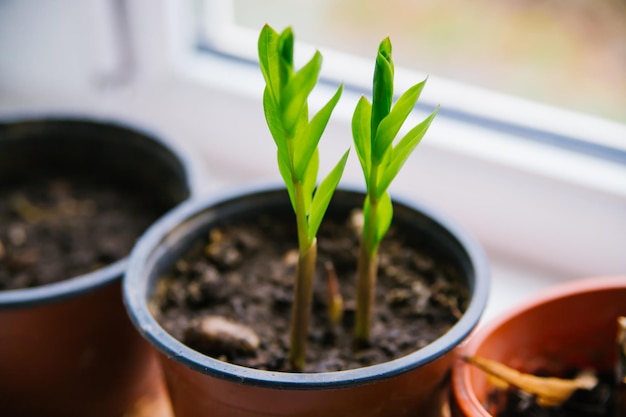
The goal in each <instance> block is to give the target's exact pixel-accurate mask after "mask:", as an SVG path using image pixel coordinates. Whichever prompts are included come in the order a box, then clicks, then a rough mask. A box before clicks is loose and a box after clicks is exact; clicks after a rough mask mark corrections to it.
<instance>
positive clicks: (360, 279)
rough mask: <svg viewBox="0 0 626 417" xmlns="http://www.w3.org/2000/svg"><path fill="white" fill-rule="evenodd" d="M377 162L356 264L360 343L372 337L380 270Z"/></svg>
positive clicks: (371, 178) (358, 335) (371, 180)
mask: <svg viewBox="0 0 626 417" xmlns="http://www.w3.org/2000/svg"><path fill="white" fill-rule="evenodd" d="M377 177H378V164H376V163H373V164H372V169H371V173H370V182H369V185H370V186H369V187H368V191H367V192H368V198H367V202H368V206H369V208H368V211H369V213H368V215H367V216H366V219H365V224H364V225H363V234H362V237H361V244H360V247H359V260H358V264H357V294H356V297H357V298H356V322H355V327H354V333H355V334H354V336H355V341H356V343H357V345H364V344H367V343H368V342H369V340H370V333H371V322H372V314H373V310H374V299H375V297H374V296H375V293H376V278H377V275H378V274H377V272H378V243H376V217H377V213H376V212H377V208H378V199H377V197H376V184H377Z"/></svg>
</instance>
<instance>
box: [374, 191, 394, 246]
mask: <svg viewBox="0 0 626 417" xmlns="http://www.w3.org/2000/svg"><path fill="white" fill-rule="evenodd" d="M392 218H393V205H392V204H391V198H390V197H389V194H388V193H383V195H382V196H381V197H380V198H379V200H378V207H377V216H376V246H378V245H379V244H380V242H381V241H382V240H383V238H384V237H385V235H386V234H387V231H388V230H389V226H390V225H391V219H392Z"/></svg>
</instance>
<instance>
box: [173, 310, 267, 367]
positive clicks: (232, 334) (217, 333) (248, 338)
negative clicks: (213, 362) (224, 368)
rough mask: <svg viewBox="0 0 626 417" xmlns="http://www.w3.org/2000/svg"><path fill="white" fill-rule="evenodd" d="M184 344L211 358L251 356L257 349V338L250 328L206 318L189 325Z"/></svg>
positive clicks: (221, 318)
mask: <svg viewBox="0 0 626 417" xmlns="http://www.w3.org/2000/svg"><path fill="white" fill-rule="evenodd" d="M184 342H185V343H186V344H187V345H189V347H191V348H193V349H195V350H197V351H199V352H201V353H204V354H207V355H212V356H216V357H219V356H226V357H232V356H233V355H234V354H236V353H239V354H242V355H251V354H254V353H255V352H256V350H257V349H258V348H259V344H260V341H259V336H257V334H256V333H255V331H254V330H252V328H250V327H249V326H246V325H244V324H241V323H237V322H235V321H232V320H229V319H227V318H226V317H222V316H206V317H202V318H199V319H196V320H193V321H191V322H190V323H189V325H188V327H187V329H186V331H185V334H184Z"/></svg>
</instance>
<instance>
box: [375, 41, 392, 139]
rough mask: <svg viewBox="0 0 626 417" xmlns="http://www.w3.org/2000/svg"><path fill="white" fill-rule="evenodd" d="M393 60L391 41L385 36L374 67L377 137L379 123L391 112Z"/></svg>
mask: <svg viewBox="0 0 626 417" xmlns="http://www.w3.org/2000/svg"><path fill="white" fill-rule="evenodd" d="M393 73H394V70H393V61H392V59H391V41H390V40H389V38H385V39H384V40H383V41H382V42H381V43H380V46H379V47H378V55H377V57H376V66H375V68H374V86H373V91H372V120H371V132H372V133H371V134H372V138H375V137H376V132H377V130H378V125H379V124H380V122H381V121H382V120H383V119H384V118H385V117H386V116H387V115H388V114H389V111H390V110H391V102H392V100H393Z"/></svg>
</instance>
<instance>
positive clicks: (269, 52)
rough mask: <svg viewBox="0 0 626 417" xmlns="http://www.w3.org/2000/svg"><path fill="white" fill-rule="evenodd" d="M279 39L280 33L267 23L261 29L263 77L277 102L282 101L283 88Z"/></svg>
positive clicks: (260, 59) (259, 45)
mask: <svg viewBox="0 0 626 417" xmlns="http://www.w3.org/2000/svg"><path fill="white" fill-rule="evenodd" d="M278 39H279V35H278V33H277V32H276V31H275V30H274V29H272V28H271V27H270V26H269V25H265V26H263V29H262V30H261V34H260V35H259V42H258V50H259V65H260V67H261V72H262V73H263V78H265V83H266V85H267V88H268V89H269V93H270V94H271V96H272V97H273V98H274V100H276V102H279V101H280V88H281V85H280V84H281V81H280V80H281V74H280V72H281V70H280V57H279V55H278V53H277V52H278Z"/></svg>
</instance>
